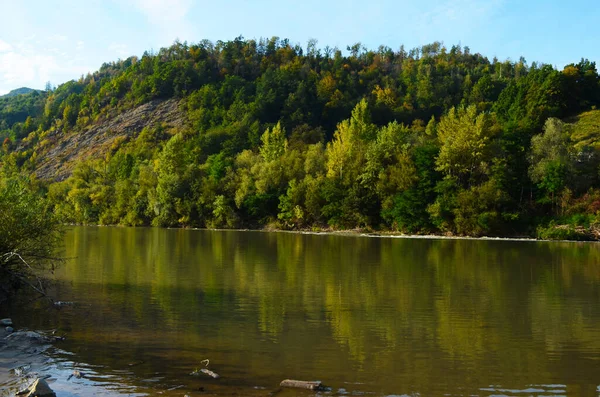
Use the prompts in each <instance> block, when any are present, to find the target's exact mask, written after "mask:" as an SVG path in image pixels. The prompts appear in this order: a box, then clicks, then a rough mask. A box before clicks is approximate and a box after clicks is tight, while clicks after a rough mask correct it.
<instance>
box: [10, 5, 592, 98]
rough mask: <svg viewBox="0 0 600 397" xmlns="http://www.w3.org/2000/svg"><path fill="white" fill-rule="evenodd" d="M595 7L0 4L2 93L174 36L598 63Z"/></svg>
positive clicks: (61, 78) (57, 80) (56, 79)
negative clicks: (437, 49) (450, 49)
mask: <svg viewBox="0 0 600 397" xmlns="http://www.w3.org/2000/svg"><path fill="white" fill-rule="evenodd" d="M599 21H600V5H599V4H598V2H597V0H596V1H593V0H571V1H569V2H567V1H564V0H560V1H557V0H546V1H542V0H485V1H482V0H418V1H405V0H379V1H378V0H371V1H370V2H369V1H361V2H359V1H355V0H346V1H341V0H298V1H285V0H279V1H273V0H253V1H250V0H231V1H214V0H212V1H204V0H195V1H194V0H78V1H75V0H53V1H48V0H43V1H42V0H0V95H1V94H4V93H6V92H8V91H10V90H11V89H14V88H18V87H22V86H27V87H32V88H40V89H41V88H43V87H44V85H45V83H46V81H50V82H51V83H52V84H53V85H59V84H61V83H64V82H65V81H68V80H71V79H76V78H78V77H79V76H81V75H82V74H85V73H87V72H88V71H94V70H97V69H98V68H99V67H100V65H101V64H102V63H103V62H106V61H112V60H117V59H119V58H122V59H124V58H127V57H128V56H130V55H138V56H139V55H141V54H142V53H143V52H144V51H145V50H150V49H154V50H157V49H159V48H160V47H164V46H168V45H170V44H171V43H173V41H174V40H175V39H176V38H179V39H180V40H181V41H186V40H187V41H188V42H190V43H193V42H198V41H200V40H202V39H209V40H213V41H216V40H229V39H233V38H235V37H237V36H239V35H243V36H244V37H246V38H255V39H259V38H261V37H271V36H279V37H281V38H289V39H290V41H291V42H292V43H300V44H302V45H303V46H305V45H306V43H307V41H308V40H309V39H311V38H314V39H317V40H318V42H319V46H320V47H325V46H326V45H329V46H330V47H334V46H338V47H339V48H341V49H345V48H346V46H347V45H351V44H354V43H356V42H359V41H360V42H361V43H363V45H365V46H366V47H368V48H373V49H376V48H377V47H378V46H379V45H381V44H383V45H387V46H389V47H391V48H393V49H398V48H399V46H400V45H401V44H404V45H405V47H406V48H407V49H410V48H413V47H416V46H420V45H423V44H428V43H431V42H433V41H442V42H443V43H444V44H445V45H447V46H451V45H453V44H459V43H460V44H462V45H466V46H469V47H470V48H471V51H472V52H480V53H482V54H483V55H485V56H488V57H489V58H492V57H494V56H496V57H498V58H499V59H501V60H504V59H512V60H515V59H519V57H521V56H523V57H525V59H526V60H527V61H528V62H529V63H531V62H532V61H538V62H544V63H550V64H552V65H554V66H556V67H559V68H562V67H563V66H564V65H565V64H568V63H571V62H577V61H579V59H580V58H582V57H585V58H588V59H590V60H592V61H595V62H597V63H600V45H598V43H597V40H598V25H599Z"/></svg>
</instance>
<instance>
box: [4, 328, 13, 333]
mask: <svg viewBox="0 0 600 397" xmlns="http://www.w3.org/2000/svg"><path fill="white" fill-rule="evenodd" d="M5 330H6V332H8V333H9V334H11V333H13V332H14V331H15V330H14V328H13V327H6V328H5Z"/></svg>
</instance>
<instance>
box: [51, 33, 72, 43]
mask: <svg viewBox="0 0 600 397" xmlns="http://www.w3.org/2000/svg"><path fill="white" fill-rule="evenodd" d="M48 40H49V41H59V42H60V41H67V40H68V37H67V36H65V35H62V34H53V35H52V36H50V37H48Z"/></svg>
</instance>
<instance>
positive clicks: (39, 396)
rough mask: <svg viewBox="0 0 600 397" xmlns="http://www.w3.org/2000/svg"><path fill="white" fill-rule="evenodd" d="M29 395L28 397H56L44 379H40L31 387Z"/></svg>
mask: <svg viewBox="0 0 600 397" xmlns="http://www.w3.org/2000/svg"><path fill="white" fill-rule="evenodd" d="M28 390H29V393H27V394H26V397H56V394H55V393H54V392H53V391H52V389H51V388H50V386H48V383H46V381H45V380H44V379H38V380H36V381H35V382H33V384H32V385H31V386H29V389H28Z"/></svg>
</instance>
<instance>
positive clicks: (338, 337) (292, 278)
mask: <svg viewBox="0 0 600 397" xmlns="http://www.w3.org/2000/svg"><path fill="white" fill-rule="evenodd" d="M64 255H65V256H66V257H67V258H70V259H68V260H67V261H66V263H65V264H64V265H63V266H62V267H61V268H59V269H58V271H57V272H56V274H55V277H56V282H55V284H54V286H53V287H52V292H53V294H55V296H56V298H57V299H58V300H60V301H65V302H75V304H73V305H71V304H68V305H63V306H61V308H60V310H47V309H43V307H42V306H43V305H40V306H39V309H32V310H28V311H26V312H23V313H15V314H13V318H14V319H15V321H16V322H17V323H20V324H22V325H26V326H27V327H28V328H31V329H56V330H57V333H59V334H64V335H66V336H67V340H66V341H64V342H61V344H60V345H59V347H57V348H56V349H52V350H51V352H50V353H49V354H50V355H51V356H52V359H53V360H54V361H53V362H55V363H57V364H55V365H57V366H59V367H60V366H62V367H63V368H66V371H70V370H71V369H72V368H84V369H85V370H86V371H88V373H91V374H92V376H89V377H88V378H91V380H89V379H88V380H85V379H82V380H78V381H77V382H82V383H81V385H83V386H85V385H86V383H85V382H88V383H87V384H89V383H90V382H92V383H93V382H96V383H97V384H101V385H103V387H104V388H105V389H107V390H110V391H111V393H114V394H130V393H135V392H138V393H142V394H144V393H148V394H152V395H154V394H156V393H162V394H169V393H170V394H173V395H184V394H188V395H190V396H192V395H207V394H208V395H257V396H258V395H265V396H270V395H273V393H275V394H276V395H278V396H279V395H296V394H298V393H297V392H295V391H294V392H291V391H283V392H279V393H277V389H278V384H279V382H280V381H281V380H283V379H286V378H292V379H302V380H320V381H322V382H323V383H324V384H325V385H327V386H329V387H330V388H331V389H330V391H329V392H328V393H327V392H326V393H321V394H332V395H345V394H348V395H374V396H388V395H411V396H412V395H419V396H441V395H450V396H471V395H476V396H492V395H494V396H495V395H509V396H512V395H515V396H524V395H527V396H529V395H534V396H548V395H569V396H571V395H573V396H579V395H581V396H598V395H599V390H600V389H599V385H600V245H598V244H591V243H550V242H524V241H490V240H443V239H439V240H438V239H395V238H370V237H360V236H353V235H350V236H346V235H313V234H293V233H266V232H246V231H205V230H166V229H156V228H112V227H74V228H71V229H69V230H68V233H67V234H66V236H65V248H64ZM204 359H209V360H210V363H209V365H208V368H209V369H211V370H213V371H214V372H217V373H218V374H220V375H221V379H218V380H213V379H211V378H208V377H206V376H191V375H190V373H191V372H192V371H194V370H197V369H200V368H204V366H205V364H204V363H202V360H204ZM84 363H85V364H84ZM65 373H66V372H65ZM63 375H64V374H63ZM55 377H59V378H60V377H61V375H55ZM74 381H75V380H74V379H72V380H70V381H69V382H74ZM61 382H62V383H61ZM66 382H67V381H66V380H65V379H62V378H61V379H59V382H58V383H57V385H58V387H59V389H61V387H62V388H65V387H66V386H65V385H67V383H66ZM61 384H62V385H63V386H60V385H61ZM71 384H73V383H71ZM74 384H77V383H74ZM83 386H82V387H83ZM71 388H72V390H71V392H73V393H75V394H78V393H77V390H80V391H81V394H86V390H87V389H85V388H81V389H77V387H75V386H71ZM169 389H171V390H169ZM87 393H89V390H88V391H87ZM305 394H306V393H305ZM308 395H310V393H308Z"/></svg>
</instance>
